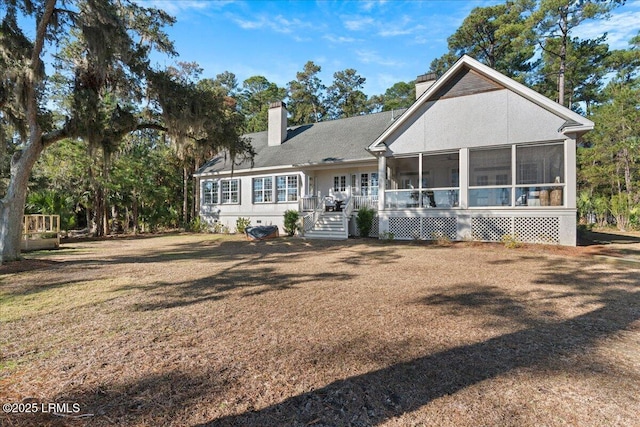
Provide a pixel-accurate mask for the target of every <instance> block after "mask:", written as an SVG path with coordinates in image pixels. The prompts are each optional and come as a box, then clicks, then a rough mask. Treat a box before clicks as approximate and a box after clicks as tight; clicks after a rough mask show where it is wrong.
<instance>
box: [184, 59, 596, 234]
mask: <svg viewBox="0 0 640 427" xmlns="http://www.w3.org/2000/svg"><path fill="white" fill-rule="evenodd" d="M416 95H417V96H416V97H417V100H416V102H415V103H414V104H413V105H412V106H411V107H409V108H408V109H407V110H402V111H390V112H382V113H377V114H370V115H366V116H358V117H352V118H347V119H341V120H335V121H328V122H322V123H314V124H309V125H304V126H297V127H287V112H286V107H285V105H284V104H283V103H275V104H272V105H271V108H270V110H269V130H268V131H267V132H259V133H255V134H249V135H245V136H246V137H248V138H250V139H251V141H252V145H253V146H254V148H255V151H256V156H255V162H254V165H253V167H251V165H250V164H249V163H248V162H247V163H244V164H240V165H236V166H235V167H234V170H233V173H232V168H231V163H230V160H228V159H225V157H224V156H219V157H216V158H214V159H212V160H211V161H210V162H208V163H207V164H205V165H204V166H203V167H202V168H201V169H200V170H199V171H198V172H197V173H196V177H197V179H198V182H199V188H200V195H199V205H200V215H201V217H202V218H203V219H205V220H207V221H208V222H210V223H214V222H221V223H222V224H223V225H226V226H228V227H229V228H230V229H234V228H235V223H236V220H237V218H239V217H244V218H249V219H250V220H251V223H252V225H269V224H273V225H278V226H280V227H282V224H283V214H284V211H286V210H289V209H296V210H299V211H300V212H301V216H302V217H303V221H302V222H303V229H304V230H303V233H304V234H305V236H307V237H324V238H346V237H347V236H348V235H349V234H355V233H357V229H356V227H355V223H354V215H355V212H356V211H357V210H358V209H359V208H360V207H362V206H365V205H366V206H370V207H373V208H374V209H375V210H376V219H375V220H374V230H373V231H372V235H373V236H378V235H382V234H383V233H387V232H388V233H393V235H394V236H395V238H396V239H414V238H419V239H433V238H438V237H440V236H444V237H447V238H449V239H451V240H462V239H476V240H482V241H500V240H501V239H502V238H503V237H504V236H505V235H511V236H515V238H517V239H519V240H521V241H524V242H538V243H556V244H561V245H575V244H576V142H577V141H578V139H579V138H580V136H581V135H582V134H584V133H585V132H587V131H589V130H591V129H593V122H591V121H590V120H587V119H585V118H584V117H582V116H580V115H578V114H576V113H575V112H573V111H571V110H569V109H567V108H565V107H563V106H561V105H559V104H557V103H555V102H553V101H551V100H549V99H548V98H546V97H545V96H543V95H540V94H539V93H537V92H535V91H533V90H531V89H529V88H527V87H526V86H524V85H522V84H520V83H517V82H515V81H514V80H512V79H510V78H508V77H506V76H504V75H503V74H501V73H498V72H497V71H495V70H493V69H491V68H489V67H487V66H485V65H483V64H481V63H479V62H477V61H476V60H474V59H472V58H470V57H468V56H464V57H462V58H461V59H460V60H459V61H458V62H456V64H455V65H454V66H453V67H452V68H451V69H450V70H449V71H447V72H446V73H445V74H444V75H443V76H442V77H441V78H440V79H438V80H437V81H436V80H435V78H434V76H432V75H424V76H420V77H418V80H417V84H416ZM327 196H330V197H331V198H327ZM336 202H337V203H336Z"/></svg>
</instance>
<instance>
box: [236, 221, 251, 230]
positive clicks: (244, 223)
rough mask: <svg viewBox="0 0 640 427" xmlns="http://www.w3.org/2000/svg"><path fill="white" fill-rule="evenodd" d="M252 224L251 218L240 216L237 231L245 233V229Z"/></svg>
mask: <svg viewBox="0 0 640 427" xmlns="http://www.w3.org/2000/svg"><path fill="white" fill-rule="evenodd" d="M250 225H251V220H250V219H249V218H242V217H240V218H238V219H237V220H236V232H238V233H241V234H244V230H245V229H246V228H247V227H249V226H250Z"/></svg>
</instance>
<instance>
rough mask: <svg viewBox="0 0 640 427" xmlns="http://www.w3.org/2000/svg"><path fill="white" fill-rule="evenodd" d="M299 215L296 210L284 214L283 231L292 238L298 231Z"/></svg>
mask: <svg viewBox="0 0 640 427" xmlns="http://www.w3.org/2000/svg"><path fill="white" fill-rule="evenodd" d="M299 217H300V213H299V212H298V211H296V210H293V209H290V210H288V211H285V212H284V231H285V232H286V233H287V234H288V235H289V236H293V235H294V234H295V233H296V230H297V229H298V218H299Z"/></svg>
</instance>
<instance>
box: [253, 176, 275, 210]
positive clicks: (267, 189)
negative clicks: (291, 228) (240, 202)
mask: <svg viewBox="0 0 640 427" xmlns="http://www.w3.org/2000/svg"><path fill="white" fill-rule="evenodd" d="M270 202H273V178H272V177H270V176H269V177H265V178H253V203H270Z"/></svg>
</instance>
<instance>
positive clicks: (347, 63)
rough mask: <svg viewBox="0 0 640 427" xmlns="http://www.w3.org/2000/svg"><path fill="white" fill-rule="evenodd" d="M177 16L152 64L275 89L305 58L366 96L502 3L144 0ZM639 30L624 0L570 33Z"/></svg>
mask: <svg viewBox="0 0 640 427" xmlns="http://www.w3.org/2000/svg"><path fill="white" fill-rule="evenodd" d="M142 3H143V4H145V5H152V6H155V7H158V8H161V9H164V10H166V11H167V12H169V13H170V14H172V15H173V16H175V17H176V18H177V20H178V22H177V23H176V24H175V25H174V26H173V27H172V28H170V29H168V32H169V34H170V36H171V38H172V39H173V40H174V41H175V44H176V48H177V50H178V52H179V53H180V57H179V58H177V59H170V58H169V59H164V58H162V59H160V58H158V64H159V65H162V66H164V65H171V64H172V63H173V62H175V61H177V60H179V61H195V62H197V63H199V64H200V66H201V67H202V68H203V69H204V73H203V77H215V75H216V74H219V73H221V72H223V71H231V72H233V73H234V74H236V76H237V78H238V81H239V82H240V83H241V82H242V81H243V80H244V79H246V78H248V77H251V76H254V75H263V76H265V77H266V78H267V79H269V80H270V81H272V82H275V83H277V84H278V85H279V86H285V85H286V84H287V82H289V81H291V80H293V79H295V75H296V72H297V71H300V70H302V67H303V66H304V64H305V63H306V62H307V61H308V60H312V61H314V62H315V63H316V64H318V65H320V66H321V67H322V73H321V75H320V76H321V78H322V80H323V82H324V83H325V84H326V85H330V84H331V81H332V79H333V78H332V76H333V73H334V72H336V71H339V70H344V69H346V68H355V69H356V70H357V71H358V73H359V74H360V75H361V76H363V77H365V78H366V79H367V81H366V83H365V87H364V91H365V93H367V94H368V95H374V94H380V93H383V92H384V91H385V90H386V89H387V88H388V87H390V86H392V85H393V84H394V83H396V82H398V81H410V80H413V79H414V78H415V77H416V76H417V75H419V74H422V73H424V72H425V71H427V69H428V68H429V64H430V63H431V61H432V60H433V59H434V58H437V57H439V56H441V55H442V54H443V53H445V52H446V50H447V44H446V39H447V37H449V36H450V35H451V34H452V33H453V32H454V31H455V30H456V29H457V28H458V27H459V26H460V24H461V23H462V21H463V19H464V18H465V17H466V16H467V15H468V14H469V12H470V11H471V9H473V8H474V7H477V6H488V5H492V4H496V3H502V1H495V0H483V1H481V0H475V1H467V0H439V1H434V0H430V1H349V2H343V1H329V0H325V1H191V0H178V1H175V0H174V1H169V0H147V1H144V2H142ZM638 30H640V0H633V1H627V4H626V5H625V6H623V7H620V8H618V9H616V11H615V12H614V15H613V16H612V18H611V19H610V20H609V21H605V22H602V21H598V22H592V23H589V22H587V23H584V24H583V25H582V26H581V28H580V30H579V32H578V33H576V34H575V35H577V36H581V37H595V36H598V35H601V34H602V33H603V32H608V34H609V42H610V44H611V46H612V47H613V48H623V47H626V46H627V43H628V40H629V39H630V38H631V37H632V36H633V35H635V34H637V32H638Z"/></svg>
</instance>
